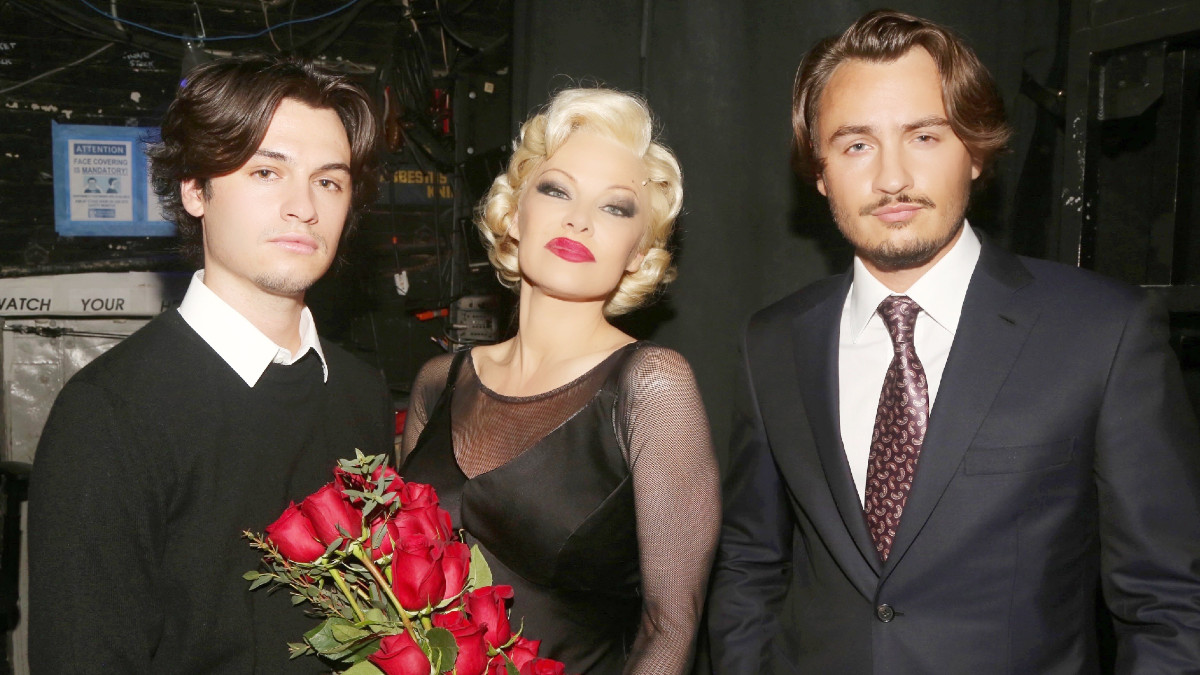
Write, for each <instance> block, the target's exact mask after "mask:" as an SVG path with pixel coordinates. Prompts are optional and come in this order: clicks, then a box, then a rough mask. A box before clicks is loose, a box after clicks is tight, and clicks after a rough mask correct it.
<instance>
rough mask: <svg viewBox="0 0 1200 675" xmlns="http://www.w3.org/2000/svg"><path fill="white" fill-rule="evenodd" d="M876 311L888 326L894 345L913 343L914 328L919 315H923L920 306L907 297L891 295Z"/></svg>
mask: <svg viewBox="0 0 1200 675" xmlns="http://www.w3.org/2000/svg"><path fill="white" fill-rule="evenodd" d="M876 311H877V312H879V316H881V317H883V322H884V324H886V325H887V331H888V335H890V336H891V337H892V344H911V343H912V341H913V326H915V325H916V323H917V315H918V314H920V313H921V306H920V305H918V304H917V303H916V302H915V301H914V300H913V299H912V298H910V297H908V296H907V295H889V296H887V297H886V298H884V299H883V302H881V303H879V308H878V309H876Z"/></svg>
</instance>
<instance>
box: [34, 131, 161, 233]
mask: <svg viewBox="0 0 1200 675" xmlns="http://www.w3.org/2000/svg"><path fill="white" fill-rule="evenodd" d="M51 133H52V135H53V141H54V229H55V230H56V231H57V232H58V233H59V234H61V235H63V236H67V237H169V236H172V235H174V234H175V225H174V224H173V223H170V222H168V221H167V220H166V218H164V217H163V215H162V209H161V208H160V207H159V204H158V196H157V195H155V194H154V188H153V187H152V186H151V185H150V174H149V171H148V165H147V159H146V152H145V148H146V144H147V143H153V142H156V141H157V140H158V128H157V127H102V126H94V125H85V124H58V123H57V122H53V123H52V129H51Z"/></svg>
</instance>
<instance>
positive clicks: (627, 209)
mask: <svg viewBox="0 0 1200 675" xmlns="http://www.w3.org/2000/svg"><path fill="white" fill-rule="evenodd" d="M604 210H605V211H607V212H608V213H611V214H612V215H614V216H619V217H621V218H632V217H634V216H635V215H636V214H637V205H636V204H634V203H633V202H631V201H628V202H627V201H619V202H614V203H611V204H607V205H605V206H604Z"/></svg>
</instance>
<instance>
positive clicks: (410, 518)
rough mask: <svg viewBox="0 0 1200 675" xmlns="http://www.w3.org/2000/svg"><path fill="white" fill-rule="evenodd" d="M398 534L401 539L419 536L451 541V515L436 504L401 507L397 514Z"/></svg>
mask: <svg viewBox="0 0 1200 675" xmlns="http://www.w3.org/2000/svg"><path fill="white" fill-rule="evenodd" d="M395 523H396V533H397V535H398V536H400V537H406V536H408V535H412V534H418V535H421V536H422V537H428V538H429V539H436V540H438V541H449V540H450V532H451V526H450V514H449V513H447V512H446V510H445V509H443V508H440V507H439V506H438V505H437V504H436V503H435V504H430V505H426V506H423V507H420V508H409V506H408V505H407V504H405V505H404V506H401V507H400V511H399V512H398V513H397V514H396V519H395Z"/></svg>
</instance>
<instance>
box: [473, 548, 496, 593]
mask: <svg viewBox="0 0 1200 675" xmlns="http://www.w3.org/2000/svg"><path fill="white" fill-rule="evenodd" d="M491 585H492V568H490V567H488V564H487V560H486V559H484V557H483V551H480V550H479V544H475V545H473V546H471V576H470V578H469V579H468V581H467V586H468V587H469V588H471V589H476V588H483V587H484V586H491Z"/></svg>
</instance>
